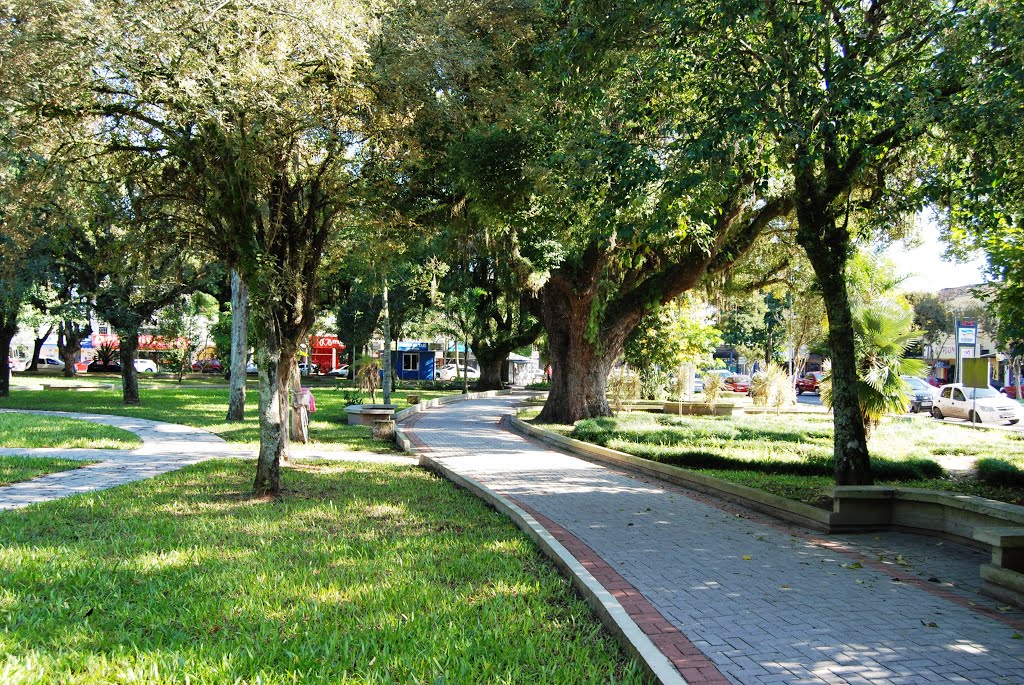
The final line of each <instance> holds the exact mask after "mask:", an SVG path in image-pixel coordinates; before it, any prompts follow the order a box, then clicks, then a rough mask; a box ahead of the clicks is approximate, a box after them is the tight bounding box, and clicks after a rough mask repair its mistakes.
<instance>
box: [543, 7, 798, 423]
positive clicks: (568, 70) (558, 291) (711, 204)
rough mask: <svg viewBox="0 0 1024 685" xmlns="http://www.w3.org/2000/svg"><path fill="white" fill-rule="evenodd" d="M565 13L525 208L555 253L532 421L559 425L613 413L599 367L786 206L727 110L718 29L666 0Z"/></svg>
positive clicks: (748, 129) (762, 159)
mask: <svg viewBox="0 0 1024 685" xmlns="http://www.w3.org/2000/svg"><path fill="white" fill-rule="evenodd" d="M565 7H566V11H565V16H563V17H562V21H563V24H564V27H565V28H564V31H563V32H562V34H561V35H560V36H559V38H558V41H557V42H558V44H559V45H560V46H561V48H560V49H553V50H552V51H551V54H552V63H551V64H550V65H549V66H550V68H549V70H548V72H547V76H546V77H545V78H544V79H542V84H543V87H544V90H545V92H546V93H548V100H547V109H546V113H547V122H548V126H547V128H546V129H545V130H544V133H545V134H546V140H547V141H548V142H547V144H548V147H547V148H546V150H545V153H546V154H545V155H544V156H543V162H544V164H545V165H546V166H547V168H548V169H549V174H548V175H547V176H546V177H545V179H544V183H543V186H542V187H543V189H544V191H545V192H544V199H543V203H542V204H541V205H539V206H538V207H536V208H535V211H534V215H535V216H536V219H535V220H537V221H543V222H546V224H547V225H548V226H550V228H551V236H552V238H553V242H554V243H555V244H556V245H557V246H558V252H559V254H558V257H560V259H559V260H558V264H557V268H554V269H552V270H551V271H550V273H549V274H548V275H547V277H546V278H545V279H543V285H542V287H541V288H540V289H539V291H538V297H537V306H536V311H537V314H538V317H539V318H540V319H541V321H542V322H543V324H544V327H545V330H546V332H547V339H548V344H549V346H550V353H551V366H552V383H551V391H550V393H549V396H548V400H547V403H546V404H545V406H544V409H543V410H542V412H541V420H544V421H551V422H556V423H567V422H568V423H571V422H574V421H577V420H579V419H582V418H587V417H592V416H606V415H609V414H610V413H611V410H610V408H609V406H608V402H607V399H606V394H605V388H606V382H607V376H608V372H609V369H610V368H611V365H612V363H613V362H614V360H615V359H616V358H617V357H618V356H619V354H620V353H621V352H622V349H623V344H624V342H625V340H626V338H627V337H628V336H629V334H630V332H631V331H632V330H633V329H634V328H635V326H636V325H637V323H638V322H639V321H640V320H641V319H642V318H643V317H644V316H645V315H646V314H647V313H648V312H650V311H652V309H654V308H655V307H657V306H658V305H660V304H663V303H666V302H668V301H670V300H672V299H673V298H675V297H677V296H678V295H679V294H681V293H683V292H686V291H687V290H690V289H692V288H694V287H695V286H697V285H698V284H699V283H700V282H701V281H702V279H704V278H705V277H706V276H708V275H709V274H713V273H718V272H720V271H722V270H724V269H727V268H729V267H730V266H731V265H732V264H733V263H735V262H736V261H737V260H738V259H740V258H741V257H742V256H743V255H744V254H745V253H746V252H747V251H748V250H749V249H750V248H751V247H752V246H753V245H754V243H755V241H756V240H757V238H758V236H759V235H760V234H761V233H762V231H764V230H765V229H766V228H767V227H769V226H770V225H771V224H772V223H773V221H775V220H777V219H781V218H782V217H784V216H785V215H786V214H787V213H788V212H789V211H790V210H791V209H792V206H793V205H792V200H791V198H790V197H788V196H787V195H785V194H784V193H783V192H782V191H783V190H784V187H783V184H782V183H781V182H778V181H781V179H778V178H776V177H775V176H773V173H772V172H773V170H774V169H775V166H774V164H773V160H772V159H771V158H770V156H767V155H765V154H764V146H763V144H762V140H761V139H762V136H763V135H764V133H765V128H764V126H763V124H761V123H760V122H758V121H757V120H756V118H755V117H751V116H750V114H749V112H745V111H743V110H742V109H740V108H737V107H735V106H734V105H733V103H732V94H731V91H730V90H729V89H728V88H726V87H725V85H724V84H726V83H728V75H727V74H725V73H724V71H722V70H725V69H728V68H730V65H729V64H728V63H725V64H719V63H717V62H714V60H713V56H712V55H711V53H712V52H713V50H712V48H713V46H714V45H715V44H716V43H717V42H720V41H721V40H722V35H721V34H719V35H712V34H711V33H710V32H708V33H705V32H701V31H691V30H690V29H689V28H686V29H684V28H683V27H682V26H681V25H679V24H678V23H676V24H675V25H674V24H673V22H678V21H680V20H681V19H683V20H685V17H684V13H682V12H676V9H678V8H675V9H673V8H674V7H675V6H673V7H672V8H670V7H669V6H667V5H664V6H663V5H640V4H638V3H634V4H632V5H629V6H622V7H615V8H609V7H607V6H605V5H603V4H598V5H594V4H592V3H583V2H577V3H570V4H568V5H566V6H565ZM709 11H710V10H709ZM683 33H685V34H686V35H685V36H683V35H681V34H683ZM712 62H714V64H712ZM712 70H718V71H715V72H714V73H713V74H712V73H710V72H711V71H712ZM705 72H707V73H705Z"/></svg>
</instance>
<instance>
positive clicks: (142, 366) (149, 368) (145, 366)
mask: <svg viewBox="0 0 1024 685" xmlns="http://www.w3.org/2000/svg"><path fill="white" fill-rule="evenodd" d="M135 371H136V372H138V373H156V372H157V368H156V362H155V361H153V360H152V359H136V360H135Z"/></svg>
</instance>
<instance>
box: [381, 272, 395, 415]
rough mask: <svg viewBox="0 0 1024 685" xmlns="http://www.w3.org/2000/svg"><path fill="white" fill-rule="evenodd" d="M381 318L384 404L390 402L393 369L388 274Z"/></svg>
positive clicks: (385, 275) (385, 277)
mask: <svg viewBox="0 0 1024 685" xmlns="http://www.w3.org/2000/svg"><path fill="white" fill-rule="evenodd" d="M381 318H382V319H383V323H382V324H381V325H382V327H383V329H384V331H383V332H384V355H383V362H384V377H383V378H382V379H381V380H383V382H384V383H383V385H384V404H391V388H392V385H391V374H392V373H393V370H392V368H391V308H390V307H389V305H388V276H387V274H384V308H383V311H382V312H381Z"/></svg>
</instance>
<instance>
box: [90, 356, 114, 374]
mask: <svg viewBox="0 0 1024 685" xmlns="http://www.w3.org/2000/svg"><path fill="white" fill-rule="evenodd" d="M85 370H86V371H88V372H89V373H121V365H120V364H118V363H117V362H110V363H109V364H104V363H103V362H101V361H100V360H99V359H93V360H92V361H91V362H89V365H88V366H87V367H85Z"/></svg>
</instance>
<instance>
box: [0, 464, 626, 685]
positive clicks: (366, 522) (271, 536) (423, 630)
mask: <svg viewBox="0 0 1024 685" xmlns="http://www.w3.org/2000/svg"><path fill="white" fill-rule="evenodd" d="M252 468H253V467H252V463H251V462H241V461H211V462H206V463H203V464H200V465H197V466H193V467H189V468H187V469H184V470H182V471H178V472H175V473H172V474H167V475H164V476H161V477H159V478H156V479H153V480H149V481H144V482H140V483H135V484H132V485H129V486H125V487H122V488H117V489H114V490H109V491H106V492H102V493H97V494H93V495H86V496H78V497H73V498H69V499H65V500H59V501H55V502H49V503H45V504H41V505H36V506H33V507H29V508H27V509H23V510H18V511H12V512H4V513H0V539H2V540H3V541H4V544H3V546H2V547H0V654H2V655H3V657H2V658H0V680H2V681H4V682H12V683H57V682H60V683H79V684H83V685H84V684H90V683H110V682H147V683H187V682H192V683H263V684H266V685H269V684H271V683H295V682H300V683H307V682H316V683H613V682H614V683H618V682H627V683H639V682H642V678H641V677H640V674H639V671H638V669H637V667H636V666H635V665H634V664H633V663H632V662H630V661H628V660H627V659H626V657H625V656H624V655H623V653H622V652H621V651H620V650H619V648H618V646H617V645H616V644H615V643H614V642H613V641H612V640H611V639H610V638H609V637H608V636H607V635H606V634H605V633H604V632H603V631H602V629H601V628H600V626H599V624H598V623H597V622H596V621H595V619H594V618H593V617H592V616H591V614H590V612H589V611H588V609H587V608H586V606H585V605H584V604H583V603H582V601H581V600H579V599H578V598H577V597H576V595H575V593H574V592H573V590H572V588H571V585H570V584H569V582H568V581H566V580H565V579H564V578H562V577H561V576H559V574H558V573H557V572H556V570H555V569H554V568H553V567H552V566H551V565H550V564H549V563H548V562H547V561H546V560H545V559H544V558H543V557H542V556H541V554H540V553H539V552H538V550H537V549H536V548H535V547H534V546H533V545H532V543H530V542H529V541H528V540H527V539H526V538H525V536H523V535H522V534H521V533H520V532H519V531H518V530H516V529H515V528H514V527H513V526H512V524H511V523H510V522H509V521H508V520H507V519H506V518H505V517H503V516H501V515H499V514H497V513H495V512H493V511H491V510H490V509H488V508H487V507H486V506H484V504H483V503H482V502H480V501H479V500H477V499H476V498H474V497H473V496H471V495H469V494H468V493H466V492H464V491H462V490H458V489H456V488H454V487H452V486H451V485H449V484H448V483H446V482H444V481H441V480H439V479H437V478H435V477H434V476H432V475H430V474H429V473H427V472H425V471H423V470H421V469H418V468H415V467H406V466H392V465H377V464H350V463H349V464H341V463H304V464H297V465H294V466H293V467H291V469H290V473H289V474H288V475H287V476H286V482H287V484H288V487H289V488H290V489H289V490H288V491H287V492H286V493H285V494H284V495H283V496H282V497H280V498H279V499H276V500H272V499H253V498H250V497H249V496H248V494H247V493H248V492H249V489H250V484H251V480H252Z"/></svg>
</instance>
